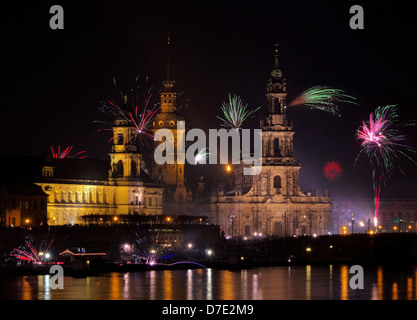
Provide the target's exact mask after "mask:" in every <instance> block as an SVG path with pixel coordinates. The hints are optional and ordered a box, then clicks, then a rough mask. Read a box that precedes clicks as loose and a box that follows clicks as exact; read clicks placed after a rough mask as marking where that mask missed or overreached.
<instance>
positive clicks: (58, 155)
mask: <svg viewBox="0 0 417 320" xmlns="http://www.w3.org/2000/svg"><path fill="white" fill-rule="evenodd" d="M73 147H74V146H68V147H66V148H65V149H64V148H63V149H62V150H61V146H58V148H57V150H56V151H55V150H54V147H53V146H51V153H52V157H53V158H54V159H67V158H77V159H84V158H86V157H87V156H86V155H84V154H85V151H79V152H77V153H75V154H73V155H72V154H71V151H72V148H73Z"/></svg>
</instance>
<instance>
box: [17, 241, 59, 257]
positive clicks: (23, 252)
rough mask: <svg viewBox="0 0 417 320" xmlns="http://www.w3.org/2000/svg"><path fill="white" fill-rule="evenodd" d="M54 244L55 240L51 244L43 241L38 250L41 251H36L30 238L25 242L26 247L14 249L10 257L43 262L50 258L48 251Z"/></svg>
mask: <svg viewBox="0 0 417 320" xmlns="http://www.w3.org/2000/svg"><path fill="white" fill-rule="evenodd" d="M52 242H54V239H52V240H51V241H50V242H49V243H48V242H46V241H42V243H41V245H40V246H39V248H38V249H39V250H36V248H35V246H34V245H33V240H32V239H31V238H30V237H28V238H27V239H26V240H25V245H23V246H20V247H19V248H13V250H12V252H11V253H10V256H12V257H15V258H17V259H18V260H22V261H31V262H43V261H45V260H46V259H48V258H49V256H50V255H49V252H48V250H49V248H50V247H51V244H52Z"/></svg>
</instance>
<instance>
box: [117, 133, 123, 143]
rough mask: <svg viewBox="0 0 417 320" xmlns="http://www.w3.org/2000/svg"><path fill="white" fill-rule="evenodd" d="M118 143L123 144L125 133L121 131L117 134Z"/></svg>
mask: <svg viewBox="0 0 417 320" xmlns="http://www.w3.org/2000/svg"><path fill="white" fill-rule="evenodd" d="M117 144H118V145H121V144H123V133H119V134H118V135H117Z"/></svg>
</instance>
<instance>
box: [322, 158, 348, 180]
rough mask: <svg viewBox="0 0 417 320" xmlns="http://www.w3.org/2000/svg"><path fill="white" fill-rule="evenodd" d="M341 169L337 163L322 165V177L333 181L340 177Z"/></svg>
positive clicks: (329, 162)
mask: <svg viewBox="0 0 417 320" xmlns="http://www.w3.org/2000/svg"><path fill="white" fill-rule="evenodd" d="M342 173H343V168H342V165H341V164H340V162H338V161H328V162H326V163H325V164H324V168H323V175H324V177H325V178H327V179H329V180H331V181H335V180H337V179H339V178H340V177H341V176H342Z"/></svg>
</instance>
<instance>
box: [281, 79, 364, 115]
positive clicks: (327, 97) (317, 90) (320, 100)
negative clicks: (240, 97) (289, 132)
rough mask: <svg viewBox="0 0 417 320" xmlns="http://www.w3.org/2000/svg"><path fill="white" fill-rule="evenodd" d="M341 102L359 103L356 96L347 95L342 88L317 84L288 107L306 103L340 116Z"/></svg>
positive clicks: (313, 107)
mask: <svg viewBox="0 0 417 320" xmlns="http://www.w3.org/2000/svg"><path fill="white" fill-rule="evenodd" d="M341 103H350V104H357V103H356V98H354V97H352V96H350V95H347V94H346V93H345V92H344V91H343V90H341V89H334V88H329V87H325V86H315V87H312V88H310V89H308V90H306V91H304V92H303V93H302V94H300V95H299V96H298V97H297V98H295V99H294V100H293V101H292V102H291V103H290V104H289V105H288V107H293V106H301V105H304V106H307V107H310V108H311V109H317V110H322V111H326V112H330V113H331V114H333V115H337V116H339V117H340V116H341V115H340V112H339V104H341Z"/></svg>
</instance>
